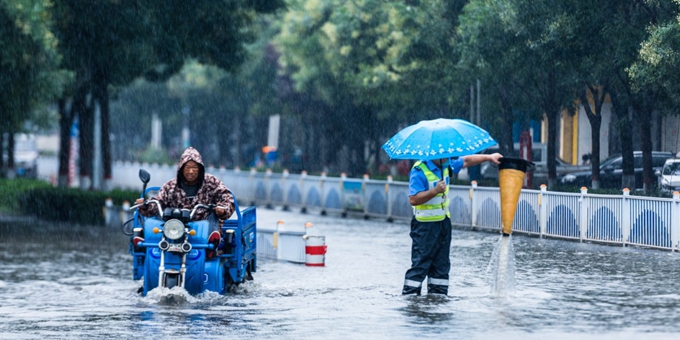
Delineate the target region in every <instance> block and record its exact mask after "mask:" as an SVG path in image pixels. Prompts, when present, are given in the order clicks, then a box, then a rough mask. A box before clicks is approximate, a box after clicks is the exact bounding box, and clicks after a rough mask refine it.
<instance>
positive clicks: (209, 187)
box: [139, 147, 235, 220]
mask: <svg viewBox="0 0 680 340" xmlns="http://www.w3.org/2000/svg"><path fill="white" fill-rule="evenodd" d="M189 161H194V162H196V163H197V164H198V166H199V168H200V170H199V171H200V172H199V175H198V178H199V184H198V185H199V188H198V191H197V192H196V196H195V197H194V198H193V200H192V199H190V198H189V197H188V196H187V194H186V192H185V191H184V190H183V189H182V187H181V186H180V185H179V183H180V182H181V181H184V175H183V172H182V170H183V167H184V165H185V164H186V163H187V162H189ZM152 199H156V200H158V201H159V202H160V203H161V209H164V208H166V207H172V208H182V209H192V208H193V207H194V206H195V205H197V204H211V203H212V204H215V205H218V206H221V207H223V208H225V213H224V214H223V215H221V216H218V217H219V218H220V219H222V220H226V219H228V218H229V217H230V216H231V215H232V214H233V213H234V209H235V208H234V196H233V195H232V194H231V192H230V191H229V189H227V187H226V186H225V185H224V183H222V181H220V180H219V179H218V178H217V177H215V176H213V175H211V174H208V173H206V172H205V166H204V165H203V159H202V158H201V154H200V153H198V151H197V150H196V149H194V148H192V147H189V148H187V149H186V150H184V153H182V157H180V160H179V163H178V164H177V177H176V178H173V179H172V180H170V181H168V182H166V183H165V184H164V185H163V186H162V187H161V189H160V191H159V192H158V195H157V196H156V197H153V198H152ZM157 211H158V209H157V208H156V204H155V203H150V204H148V205H146V206H140V207H139V212H140V213H141V214H142V215H145V216H150V215H154V214H155V213H156V212H157ZM207 214H208V212H207V211H206V210H205V209H199V210H198V211H196V214H195V215H194V220H202V219H205V218H206V216H207Z"/></svg>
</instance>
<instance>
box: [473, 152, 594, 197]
mask: <svg viewBox="0 0 680 340" xmlns="http://www.w3.org/2000/svg"><path fill="white" fill-rule="evenodd" d="M514 147H515V152H518V150H519V143H515V146H514ZM531 149H532V154H531V157H532V158H531V159H532V160H531V161H532V162H533V163H534V164H535V165H536V168H535V170H534V171H533V179H532V184H533V186H534V187H538V186H540V185H541V184H547V183H548V158H547V157H546V156H547V155H548V145H547V144H543V143H535V144H532V146H531ZM494 152H499V149H498V147H492V148H488V149H486V150H484V153H489V154H491V153H494ZM555 162H556V163H557V175H558V176H559V175H561V174H564V173H568V172H574V171H581V170H582V171H585V170H587V169H589V168H590V166H589V165H573V164H570V163H567V162H565V161H564V160H562V159H561V158H559V157H556V158H555ZM480 172H481V178H482V179H491V180H497V179H498V166H497V165H495V164H493V163H491V162H485V163H483V164H482V165H481V169H480Z"/></svg>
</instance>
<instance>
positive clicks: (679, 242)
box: [671, 191, 680, 251]
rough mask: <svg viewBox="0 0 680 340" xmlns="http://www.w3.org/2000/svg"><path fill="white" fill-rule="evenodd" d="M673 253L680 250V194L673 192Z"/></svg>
mask: <svg viewBox="0 0 680 340" xmlns="http://www.w3.org/2000/svg"><path fill="white" fill-rule="evenodd" d="M671 242H672V244H671V251H675V250H676V249H678V250H680V192H678V191H675V192H673V208H672V209H671Z"/></svg>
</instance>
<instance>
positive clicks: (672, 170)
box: [657, 158, 680, 194]
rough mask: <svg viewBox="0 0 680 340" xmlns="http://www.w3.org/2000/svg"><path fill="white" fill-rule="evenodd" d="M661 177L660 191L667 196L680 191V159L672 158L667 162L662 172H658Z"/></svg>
mask: <svg viewBox="0 0 680 340" xmlns="http://www.w3.org/2000/svg"><path fill="white" fill-rule="evenodd" d="M657 176H659V190H661V192H662V193H665V194H673V192H674V191H680V158H670V159H668V160H666V163H664V165H663V168H661V171H658V172H657Z"/></svg>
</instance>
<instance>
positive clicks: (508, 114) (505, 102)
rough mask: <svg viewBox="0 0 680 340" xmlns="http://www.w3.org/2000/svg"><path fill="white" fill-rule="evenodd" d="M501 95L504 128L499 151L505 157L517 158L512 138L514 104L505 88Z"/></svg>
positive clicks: (500, 90)
mask: <svg viewBox="0 0 680 340" xmlns="http://www.w3.org/2000/svg"><path fill="white" fill-rule="evenodd" d="M499 93H500V97H501V107H502V108H503V109H502V110H503V112H502V119H503V128H502V129H501V134H500V135H501V137H500V138H499V140H498V142H499V143H498V144H499V145H498V149H499V150H500V152H501V154H502V155H503V156H506V157H515V156H517V155H516V154H515V145H514V142H513V138H512V137H513V136H512V125H513V123H514V119H513V118H514V117H513V112H512V104H511V103H510V99H509V98H508V95H507V91H506V90H505V87H503V88H501V89H499Z"/></svg>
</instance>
